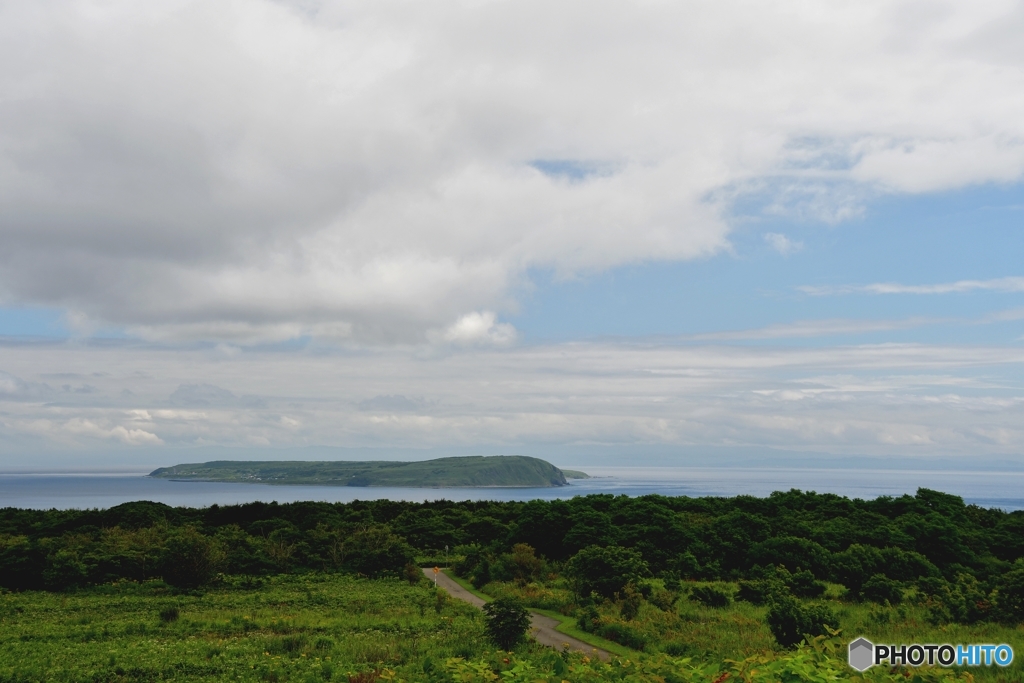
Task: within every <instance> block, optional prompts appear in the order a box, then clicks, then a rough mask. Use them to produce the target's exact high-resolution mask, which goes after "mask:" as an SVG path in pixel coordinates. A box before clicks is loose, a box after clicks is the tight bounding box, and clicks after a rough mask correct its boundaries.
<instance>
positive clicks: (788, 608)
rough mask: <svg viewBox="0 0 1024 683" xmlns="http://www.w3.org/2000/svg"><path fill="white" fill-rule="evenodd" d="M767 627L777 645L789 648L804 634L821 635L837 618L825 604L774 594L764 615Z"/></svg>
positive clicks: (836, 622) (836, 623)
mask: <svg viewBox="0 0 1024 683" xmlns="http://www.w3.org/2000/svg"><path fill="white" fill-rule="evenodd" d="M766 621H767V622H768V628H770V629H771V632H772V635H773V636H775V640H776V641H777V642H778V643H779V645H781V646H783V647H786V648H791V647H794V646H795V645H797V644H799V643H800V641H801V640H803V639H804V637H805V636H812V637H813V636H823V635H826V634H827V633H828V631H827V627H832V628H836V626H838V624H839V620H838V619H837V618H836V615H835V613H834V612H832V610H831V609H829V608H828V606H827V605H803V604H801V603H800V601H799V600H797V599H796V598H794V597H793V596H791V595H785V596H776V597H775V598H774V599H773V600H772V603H771V607H769V608H768V614H767V616H766Z"/></svg>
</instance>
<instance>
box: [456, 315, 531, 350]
mask: <svg viewBox="0 0 1024 683" xmlns="http://www.w3.org/2000/svg"><path fill="white" fill-rule="evenodd" d="M442 338H443V339H444V340H445V341H446V342H451V343H453V344H460V345H465V344H490V345H496V346H504V345H507V344H510V343H512V342H514V341H515V339H516V330H515V328H514V327H512V326H511V325H509V324H508V323H499V322H497V316H495V314H494V313H493V312H491V311H483V312H480V313H476V312H474V313H467V314H466V315H464V316H462V317H461V318H459V319H458V320H457V321H455V323H454V324H452V325H451V326H450V327H449V328H448V329H446V330H445V331H444V334H443V335H442Z"/></svg>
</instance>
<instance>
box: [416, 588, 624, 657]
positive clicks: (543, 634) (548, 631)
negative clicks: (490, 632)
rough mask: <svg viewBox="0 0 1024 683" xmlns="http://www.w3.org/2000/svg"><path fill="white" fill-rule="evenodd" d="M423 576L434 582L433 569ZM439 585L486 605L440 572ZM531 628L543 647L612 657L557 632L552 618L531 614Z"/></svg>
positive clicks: (479, 604) (478, 603)
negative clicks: (566, 648)
mask: <svg viewBox="0 0 1024 683" xmlns="http://www.w3.org/2000/svg"><path fill="white" fill-rule="evenodd" d="M423 574H424V575H425V576H426V577H427V578H428V579H430V580H431V581H433V580H434V570H433V569H431V568H424V569H423ZM437 585H438V587H439V588H443V589H445V590H446V591H448V593H449V594H450V595H451V596H452V597H453V598H458V599H459V600H465V601H466V602H468V603H469V604H471V605H473V606H474V607H483V605H484V601H483V600H481V599H480V598H478V597H477V596H475V595H473V594H472V593H470V592H469V591H468V590H466V589H465V588H463V587H462V586H460V585H459V584H457V583H455V582H454V581H452V580H451V579H450V578H449V577H448V576H447V575H446V574H445V573H444V572H439V573H438V574H437ZM530 626H531V628H530V634H531V635H532V636H533V637H534V639H535V640H536V641H537V642H538V643H540V644H541V645H547V646H548V647H553V648H555V649H556V650H561V649H563V648H565V647H568V648H569V649H570V650H576V651H577V652H582V653H584V654H586V655H589V656H591V657H598V658H600V659H603V660H604V661H606V662H607V661H608V660H609V659H611V657H612V655H611V653H610V652H608V651H606V650H601V649H599V648H596V647H594V646H593V645H588V644H587V643H584V642H583V641H582V640H577V639H576V638H573V637H571V636H567V635H565V634H564V633H559V632H558V631H556V630H555V627H557V626H558V620H557V619H552V618H551V617H546V616H544V615H543V614H538V613H536V612H530Z"/></svg>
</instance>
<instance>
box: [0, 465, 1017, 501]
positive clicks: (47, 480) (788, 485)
mask: <svg viewBox="0 0 1024 683" xmlns="http://www.w3.org/2000/svg"><path fill="white" fill-rule="evenodd" d="M586 471H587V472H588V473H589V474H591V475H592V476H593V477H594V478H592V479H585V480H577V481H573V482H572V483H571V485H570V486H566V487H560V488H547V489H500V488H483V489H410V488H386V487H381V488H377V487H374V488H355V487H335V486H268V485H260V484H221V483H213V482H178V481H167V480H164V479H149V478H148V477H145V476H143V475H141V474H139V473H131V474H116V475H95V474H80V475H72V474H0V507H18V508H33V509H50V508H58V509H71V508H107V507H112V506H114V505H119V504H121V503H126V502H129V501H133V500H151V501H157V502H161V503H166V504H167V505H173V506H189V507H205V506H208V505H213V504H214V503H216V504H219V505H231V504H237V503H248V502H253V501H264V502H270V501H277V502H279V503H289V502H294V501H300V500H314V501H326V502H349V501H353V500H374V499H381V498H387V499H391V500H407V501H426V500H439V499H442V498H443V499H447V500H532V499H546V500H551V499H555V498H572V497H573V496H582V495H587V494H590V493H612V494H615V495H627V496H642V495H647V494H650V493H658V494H662V495H666V496H735V495H740V494H745V495H752V496H767V495H769V494H770V493H771V492H772V491H788V490H789V489H794V488H795V489H801V490H804V491H817V492H819V493H837V494H840V495H844V496H849V497H851V498H875V497H878V496H884V495H888V496H896V495H901V494H904V493H913V492H914V491H915V490H916V489H917V488H918V487H924V488H930V489H935V490H938V491H944V492H946V493H952V494H955V495H959V496H963V498H964V500H966V501H967V502H968V503H975V504H977V505H981V506H984V507H998V508H1002V509H1004V510H1022V509H1024V472H956V471H945V472H934V471H927V472H926V471H910V470H905V471H896V470H839V469H778V468H776V469H767V468H766V469H756V468H725V467H720V468H715V467H699V468H697V467H685V468H675V467H648V468H608V467H587V468H586Z"/></svg>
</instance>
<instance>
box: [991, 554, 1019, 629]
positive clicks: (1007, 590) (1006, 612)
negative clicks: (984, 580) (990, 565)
mask: <svg viewBox="0 0 1024 683" xmlns="http://www.w3.org/2000/svg"><path fill="white" fill-rule="evenodd" d="M996 601H997V605H998V609H997V614H998V616H999V618H1000V619H1001V620H1002V621H1005V622H1007V623H1010V624H1019V623H1020V622H1022V621H1024V563H1022V562H1021V561H1019V560H1018V561H1017V563H1016V564H1015V565H1014V569H1011V570H1010V571H1008V572H1006V574H1005V575H1003V577H1002V579H1001V580H1000V581H999V592H998V593H997V594H996Z"/></svg>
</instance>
